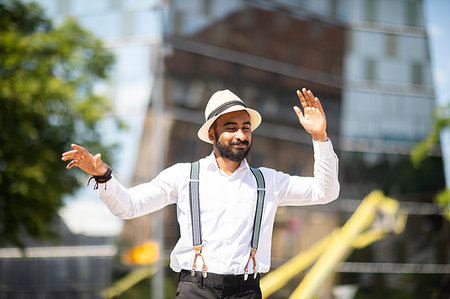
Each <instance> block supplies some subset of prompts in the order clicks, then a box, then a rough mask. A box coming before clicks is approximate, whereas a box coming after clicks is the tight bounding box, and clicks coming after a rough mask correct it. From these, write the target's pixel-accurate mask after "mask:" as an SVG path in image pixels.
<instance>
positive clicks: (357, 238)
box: [261, 191, 406, 299]
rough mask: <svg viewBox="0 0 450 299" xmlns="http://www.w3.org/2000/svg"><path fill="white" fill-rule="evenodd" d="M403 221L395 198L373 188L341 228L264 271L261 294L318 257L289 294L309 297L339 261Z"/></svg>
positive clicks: (267, 293) (400, 228)
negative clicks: (266, 271) (274, 268)
mask: <svg viewBox="0 0 450 299" xmlns="http://www.w3.org/2000/svg"><path fill="white" fill-rule="evenodd" d="M405 223H406V214H404V213H401V212H400V211H399V204H398V201H396V200H394V199H392V198H388V197H385V196H384V195H383V193H382V192H381V191H373V192H372V193H370V194H369V195H368V196H366V197H365V198H364V200H363V201H362V202H361V204H360V206H359V207H358V209H357V210H356V211H355V212H354V213H353V215H352V217H350V219H349V220H348V221H347V222H346V223H345V224H344V226H343V227H342V228H340V229H336V230H335V231H334V232H333V233H331V234H330V235H328V236H326V237H325V238H323V239H322V240H321V241H319V242H318V243H317V244H315V245H314V246H313V247H311V248H310V249H308V250H306V251H304V252H301V253H299V254H298V255H297V256H295V257H294V258H292V259H291V260H289V261H288V262H286V263H285V264H283V265H282V266H280V267H279V268H278V269H276V270H273V271H272V272H270V273H269V274H267V275H266V276H265V277H264V278H263V279H262V280H261V290H262V293H263V297H264V298H266V297H268V296H270V295H271V294H273V293H274V292H276V291H277V290H279V289H280V288H282V287H283V286H284V285H285V284H286V283H287V282H288V281H289V280H290V279H291V278H292V277H293V276H295V275H296V274H298V273H299V272H301V271H303V270H304V269H305V268H306V267H308V266H310V265H311V264H313V263H314V261H316V260H317V261H316V262H315V264H314V265H313V267H312V268H311V270H310V271H309V272H308V273H307V275H306V276H305V277H304V279H303V280H302V281H301V283H300V284H299V285H298V287H297V288H296V289H295V291H294V292H293V293H292V294H291V296H290V297H289V298H290V299H300V298H301V299H307V298H312V297H313V296H314V295H315V294H316V293H317V291H318V289H319V287H320V286H321V285H322V283H323V282H324V280H325V279H326V278H327V277H328V276H329V275H330V274H331V273H332V272H333V271H334V270H335V269H336V267H337V266H338V265H339V262H341V261H343V260H345V259H346V258H347V257H348V256H349V254H350V253H351V251H352V250H353V249H354V248H363V247H366V246H368V245H369V244H371V243H373V242H375V241H377V240H380V239H382V238H383V237H384V236H385V235H386V234H388V233H391V232H394V233H396V234H399V233H401V232H402V231H403V230H404V227H405Z"/></svg>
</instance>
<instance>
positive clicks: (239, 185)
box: [62, 89, 339, 298]
mask: <svg viewBox="0 0 450 299" xmlns="http://www.w3.org/2000/svg"><path fill="white" fill-rule="evenodd" d="M297 96H298V98H299V100H300V103H301V105H302V107H303V112H302V111H301V109H300V108H299V107H297V106H295V107H294V111H295V113H296V114H297V116H298V119H299V122H300V124H301V125H302V126H303V128H304V129H305V130H306V131H307V132H308V133H309V134H311V136H312V139H313V147H314V160H315V162H314V176H313V177H299V176H294V175H288V174H285V173H282V172H278V171H276V170H274V169H270V168H265V167H261V168H259V169H255V168H251V167H249V165H248V164H247V160H246V156H247V154H248V153H249V151H250V149H251V146H252V131H253V130H255V129H256V128H257V127H258V126H259V125H260V123H261V115H260V114H259V113H258V112H257V111H255V110H253V109H250V108H247V106H246V105H245V104H244V102H243V101H242V100H241V99H240V98H239V97H238V96H236V95H235V94H233V93H232V92H231V91H229V90H222V91H218V92H216V93H215V94H213V95H212V96H211V98H210V99H209V101H208V104H207V106H206V109H205V123H204V124H203V125H202V127H201V128H200V129H199V131H198V137H199V138H200V140H202V141H204V142H207V143H211V144H212V145H213V152H212V153H211V154H210V155H209V156H207V157H205V158H203V159H200V160H199V161H197V162H194V163H178V164H175V165H173V166H171V167H169V168H167V169H165V170H163V171H162V172H161V173H160V174H158V176H156V177H155V178H154V179H153V180H151V181H150V182H148V183H145V184H141V185H138V186H136V187H133V188H130V189H126V188H124V187H123V186H122V185H121V184H120V183H119V182H118V181H117V180H116V179H115V178H114V177H113V175H112V173H111V169H110V168H109V167H108V165H106V164H105V163H104V162H102V160H101V156H100V154H97V155H95V156H94V155H92V154H90V153H89V152H88V151H87V150H86V149H84V148H83V147H81V146H79V145H76V144H73V145H72V147H73V150H70V151H67V152H65V153H63V155H62V160H63V161H68V160H71V161H70V163H69V164H68V165H67V168H71V167H73V166H77V167H79V168H80V169H82V170H84V171H85V172H87V173H89V174H91V175H93V178H94V179H95V180H96V182H97V184H98V192H99V196H100V198H101V200H103V201H104V202H105V204H106V205H107V206H108V208H109V209H110V210H111V212H112V213H113V214H115V215H116V216H118V217H120V218H122V219H130V218H134V217H138V216H142V215H144V214H148V213H151V212H154V211H156V210H159V209H161V208H163V207H165V206H166V205H169V204H176V205H177V220H178V223H179V226H180V239H179V240H178V242H177V244H176V246H175V248H174V249H173V251H172V253H171V255H170V266H171V268H172V269H173V270H174V271H176V272H180V279H179V284H178V289H177V295H176V297H177V298H261V290H260V286H259V277H260V276H259V273H265V272H268V271H269V269H270V250H271V242H272V240H271V239H272V230H273V224H274V218H275V213H276V209H277V207H278V206H286V205H296V206H300V205H311V204H324V203H328V202H330V201H333V200H335V199H336V198H337V197H338V195H339V182H338V158H337V156H336V154H335V153H334V151H333V147H332V144H331V141H330V140H329V139H328V137H327V133H326V118H325V113H324V111H323V108H322V105H321V103H320V101H319V99H318V98H317V97H314V95H313V93H312V92H311V91H310V90H306V89H302V91H301V92H300V91H297Z"/></svg>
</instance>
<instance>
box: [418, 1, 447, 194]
mask: <svg viewBox="0 0 450 299" xmlns="http://www.w3.org/2000/svg"><path fill="white" fill-rule="evenodd" d="M424 10H425V22H426V24H427V25H426V26H427V31H428V36H429V41H428V43H429V46H430V52H431V63H432V70H433V80H434V86H435V95H436V103H437V105H439V106H445V105H446V104H450V51H449V50H450V18H449V14H450V1H449V0H425V1H424ZM441 146H442V157H443V160H444V170H445V177H446V183H447V187H450V130H449V129H447V130H446V131H445V132H444V133H443V134H441Z"/></svg>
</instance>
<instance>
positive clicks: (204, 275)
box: [191, 245, 208, 278]
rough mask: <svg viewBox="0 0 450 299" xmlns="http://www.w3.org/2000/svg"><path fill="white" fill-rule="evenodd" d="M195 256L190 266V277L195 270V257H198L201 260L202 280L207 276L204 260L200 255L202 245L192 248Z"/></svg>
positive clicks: (193, 274)
mask: <svg viewBox="0 0 450 299" xmlns="http://www.w3.org/2000/svg"><path fill="white" fill-rule="evenodd" d="M194 251H195V256H194V263H193V264H192V270H191V275H192V276H195V270H196V269H197V257H198V256H200V257H201V258H202V262H203V267H202V271H203V273H202V275H203V278H206V277H207V276H208V272H207V270H208V268H207V267H206V263H205V259H204V258H203V254H202V245H198V246H194Z"/></svg>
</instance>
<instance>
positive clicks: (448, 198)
mask: <svg viewBox="0 0 450 299" xmlns="http://www.w3.org/2000/svg"><path fill="white" fill-rule="evenodd" d="M436 203H437V204H438V205H439V206H441V207H442V208H443V209H444V216H445V218H447V220H449V221H450V190H449V189H445V190H444V191H442V192H440V193H439V194H438V195H436Z"/></svg>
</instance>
